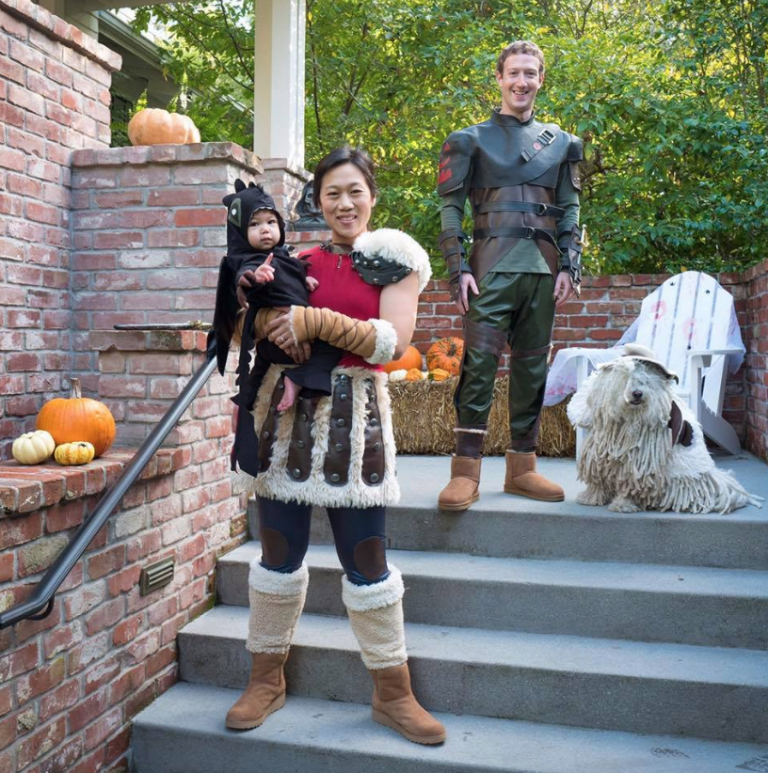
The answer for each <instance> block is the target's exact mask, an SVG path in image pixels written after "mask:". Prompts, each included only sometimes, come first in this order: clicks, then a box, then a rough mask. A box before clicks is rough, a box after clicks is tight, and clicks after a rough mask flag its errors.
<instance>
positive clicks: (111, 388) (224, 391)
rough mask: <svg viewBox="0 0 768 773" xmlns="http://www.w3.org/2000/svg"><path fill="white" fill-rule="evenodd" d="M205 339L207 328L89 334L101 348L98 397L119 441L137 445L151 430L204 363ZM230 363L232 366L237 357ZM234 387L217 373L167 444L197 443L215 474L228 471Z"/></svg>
mask: <svg viewBox="0 0 768 773" xmlns="http://www.w3.org/2000/svg"><path fill="white" fill-rule="evenodd" d="M205 339H206V334H205V333H201V332H199V331H194V330H181V331H179V330H159V331H151V332H145V331H122V330H120V331H118V330H114V331H113V330H96V331H93V332H92V333H91V334H90V335H89V345H90V346H91V347H92V348H93V349H94V351H96V352H98V364H99V373H100V376H99V386H98V395H99V399H100V400H103V401H104V403H106V404H107V405H108V406H109V409H110V410H111V411H112V415H113V416H114V417H115V423H116V424H117V440H116V445H118V446H126V445H127V446H136V445H138V444H139V443H140V442H141V441H142V440H144V438H145V437H146V436H147V435H148V434H149V433H150V432H151V431H152V429H153V428H154V427H155V425H156V424H157V422H158V421H159V420H160V418H161V417H162V416H163V414H165V413H166V412H167V411H168V409H169V408H170V407H171V404H172V403H173V401H174V400H175V399H176V397H178V395H179V393H180V392H181V391H182V389H184V387H185V386H186V385H187V383H188V382H189V381H190V379H191V378H192V375H193V374H194V373H196V372H197V370H198V369H199V368H201V367H202V366H203V365H204V364H205ZM230 364H231V366H232V367H233V368H234V366H235V363H234V357H232V358H230ZM234 392H235V389H234V385H233V383H232V379H231V377H230V375H229V374H227V376H226V377H225V378H222V377H221V376H220V375H219V374H218V372H215V373H214V375H213V376H211V378H210V379H209V380H208V382H207V383H206V385H205V386H204V387H203V388H202V389H201V390H200V392H199V394H198V396H197V398H195V400H194V402H193V403H192V405H191V407H190V408H189V409H188V410H187V412H186V413H185V414H184V416H183V417H182V419H181V421H180V422H179V423H178V425H177V426H176V428H175V429H174V430H172V431H171V434H170V435H169V436H168V438H167V439H166V440H165V442H164V443H163V445H164V446H165V447H168V446H178V445H185V444H193V448H192V452H193V454H194V456H195V460H196V461H197V462H201V461H206V462H207V461H211V463H212V464H213V465H215V467H216V471H217V474H219V473H221V474H223V473H224V472H226V471H227V470H228V469H229V466H228V464H229V458H228V457H229V451H230V448H231V443H232V427H231V421H230V416H231V414H232V409H233V403H232V402H231V401H230V399H229V397H230V396H231V395H232V394H234ZM222 444H224V445H225V446H226V448H224V447H222Z"/></svg>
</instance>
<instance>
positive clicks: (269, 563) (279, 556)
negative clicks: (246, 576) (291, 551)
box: [260, 527, 288, 567]
mask: <svg viewBox="0 0 768 773" xmlns="http://www.w3.org/2000/svg"><path fill="white" fill-rule="evenodd" d="M260 536H261V563H262V565H263V566H265V567H273V566H283V564H285V562H286V561H287V560H288V539H287V538H286V536H285V534H283V533H282V532H280V531H278V530H277V529H270V528H269V527H264V528H262V529H260Z"/></svg>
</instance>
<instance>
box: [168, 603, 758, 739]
mask: <svg viewBox="0 0 768 773" xmlns="http://www.w3.org/2000/svg"><path fill="white" fill-rule="evenodd" d="M247 620H248V610H247V608H245V607H225V606H220V607H216V608H214V609H212V610H211V611H209V612H207V613H206V614H205V615H203V616H201V617H200V618H198V619H197V620H195V621H194V622H192V623H190V624H189V625H188V626H187V627H186V628H184V629H183V630H182V631H181V632H180V634H179V648H180V663H181V677H182V679H184V680H185V681H188V682H194V683H198V684H209V685H213V686H219V687H229V688H242V687H243V686H244V684H245V683H246V681H247V675H248V671H249V655H248V653H247V651H246V650H245V647H244V642H245V635H246V629H247ZM406 637H407V640H408V649H409V655H410V658H411V661H410V662H411V669H412V673H413V679H414V690H415V692H416V694H417V695H418V696H419V699H420V700H421V701H422V702H423V703H424V705H425V706H427V707H428V708H430V709H431V710H434V711H447V712H451V713H462V714H474V715H477V716H485V717H496V718H502V719H519V720H525V721H533V722H543V723H546V724H556V725H570V726H578V727H588V728H598V729H604V730H620V731H627V732H633V733H645V734H669V735H684V736H692V737H699V738H709V739H714V740H725V741H738V742H742V741H743V742H750V743H765V742H768V724H767V723H766V722H765V717H766V716H768V654H766V653H764V652H757V651H753V650H736V649H725V648H707V647H692V646H688V645H680V644H647V643H637V642H628V641H620V640H615V639H588V638H582V637H575V636H559V635H543V634H530V633H518V632H509V631H488V630H478V629H474V628H451V627H448V626H433V625H422V624H417V623H409V624H407V625H406ZM287 677H288V683H289V691H290V692H291V693H292V694H294V695H304V696H308V697H313V698H322V699H327V700H334V701H344V702H352V703H365V702H366V701H368V700H369V699H370V692H371V683H370V677H369V675H368V674H367V673H366V670H365V668H364V666H363V664H362V662H361V660H360V657H359V654H358V647H357V642H356V641H355V639H354V636H353V634H352V631H351V629H350V627H349V625H348V622H347V621H346V620H345V619H343V618H338V617H324V616H320V615H309V614H306V615H303V616H302V619H301V621H300V623H299V626H298V629H297V632H296V636H295V639H294V647H293V650H292V654H291V657H290V658H289V660H288V670H287Z"/></svg>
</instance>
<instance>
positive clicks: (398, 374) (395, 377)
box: [389, 368, 408, 381]
mask: <svg viewBox="0 0 768 773" xmlns="http://www.w3.org/2000/svg"><path fill="white" fill-rule="evenodd" d="M407 374H408V371H407V370H405V368H402V369H401V370H393V371H392V372H391V373H390V374H389V380H390V381H405V377H406V375H407Z"/></svg>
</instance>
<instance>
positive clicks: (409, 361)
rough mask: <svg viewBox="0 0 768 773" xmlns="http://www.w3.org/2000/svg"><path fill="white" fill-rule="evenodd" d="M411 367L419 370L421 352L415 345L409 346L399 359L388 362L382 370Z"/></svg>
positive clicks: (407, 368)
mask: <svg viewBox="0 0 768 773" xmlns="http://www.w3.org/2000/svg"><path fill="white" fill-rule="evenodd" d="M411 368H418V369H419V370H421V352H420V351H419V350H418V349H417V348H416V347H415V346H409V347H408V348H407V349H406V350H405V354H404V355H403V356H402V357H401V358H400V359H399V360H392V362H388V363H387V364H386V365H385V366H384V372H385V373H391V372H392V371H393V370H410V369H411Z"/></svg>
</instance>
